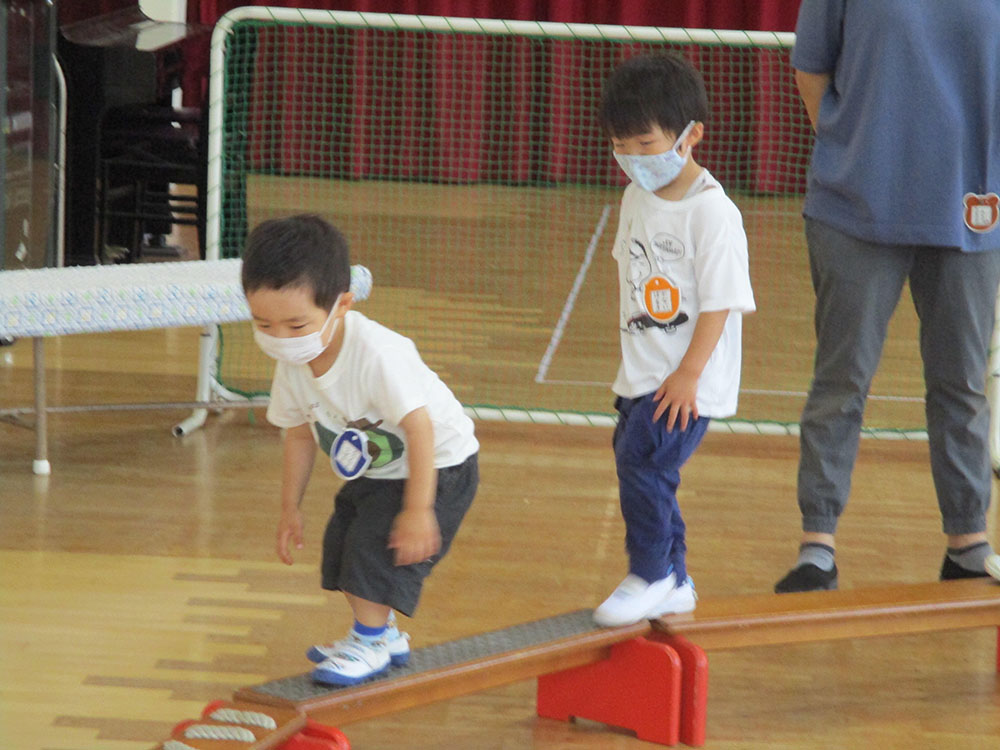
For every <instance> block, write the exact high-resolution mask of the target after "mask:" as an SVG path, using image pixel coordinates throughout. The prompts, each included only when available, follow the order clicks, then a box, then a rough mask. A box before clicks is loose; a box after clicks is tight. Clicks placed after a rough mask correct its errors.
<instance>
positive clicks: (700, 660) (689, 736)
mask: <svg viewBox="0 0 1000 750" xmlns="http://www.w3.org/2000/svg"><path fill="white" fill-rule="evenodd" d="M653 637H654V639H655V640H656V641H657V642H658V643H665V644H667V645H668V646H670V647H671V648H672V649H674V651H676V652H677V655H678V656H679V657H680V659H681V728H680V740H681V742H683V743H684V744H685V745H690V746H691V747H701V746H702V745H704V744H705V719H706V717H707V716H708V656H707V655H706V654H705V652H704V651H703V650H702V649H701V648H699V647H698V646H697V645H695V644H694V643H691V641H689V640H688V639H687V638H684V637H683V636H679V635H664V634H662V633H654V634H653Z"/></svg>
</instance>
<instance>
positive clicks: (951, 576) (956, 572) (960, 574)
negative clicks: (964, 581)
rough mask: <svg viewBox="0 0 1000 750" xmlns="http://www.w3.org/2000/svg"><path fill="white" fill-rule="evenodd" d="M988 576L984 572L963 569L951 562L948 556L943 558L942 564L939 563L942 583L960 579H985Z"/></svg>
mask: <svg viewBox="0 0 1000 750" xmlns="http://www.w3.org/2000/svg"><path fill="white" fill-rule="evenodd" d="M987 576H989V573H987V572H986V571H985V570H980V571H978V572H977V571H975V570H969V569H967V568H963V567H962V566H961V565H959V564H958V563H957V562H955V561H954V560H952V559H951V558H950V557H948V555H945V556H944V562H942V563H941V580H942V581H957V580H958V579H960V578H986V577H987Z"/></svg>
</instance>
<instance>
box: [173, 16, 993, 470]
mask: <svg viewBox="0 0 1000 750" xmlns="http://www.w3.org/2000/svg"><path fill="white" fill-rule="evenodd" d="M246 23H266V24H275V25H278V26H283V25H305V26H309V27H313V26H324V27H328V26H336V27H343V28H351V29H372V30H383V31H390V30H391V31H401V32H421V33H424V32H431V33H442V34H453V35H454V34H460V35H510V36H517V37H525V38H544V39H552V40H584V41H610V42H622V43H637V44H643V43H654V44H663V43H680V44H691V45H725V46H729V47H741V46H752V47H759V48H781V49H790V48H791V46H792V45H793V43H794V34H792V33H779V32H764V31H740V30H712V29H684V28H657V27H631V26H609V25H598V24H574V23H553V22H536V21H511V20H495V19H473V18H457V17H439V16H417V15H405V14H386V13H362V12H352V11H327V10H311V9H298V8H268V7H259V6H252V7H242V8H237V9H234V10H233V11H230V12H229V13H227V14H225V15H224V16H223V17H222V18H221V19H219V21H218V23H217V25H216V27H215V30H214V33H213V35H212V43H211V60H210V81H209V102H208V109H209V113H208V150H207V151H208V181H207V195H206V206H207V211H206V213H207V217H206V221H207V233H206V248H205V257H206V258H207V259H215V258H219V257H221V253H220V238H221V236H222V226H221V222H222V221H223V212H222V206H223V199H224V192H225V186H224V182H225V180H224V176H223V148H224V144H223V133H224V120H225V117H226V114H227V110H226V106H227V105H226V98H225V92H226V81H225V75H226V64H225V63H226V51H227V43H228V40H229V38H230V36H231V34H232V33H233V31H234V29H236V28H238V27H239V26H240V25H241V24H246ZM603 242H604V245H605V246H607V245H609V244H610V240H609V239H608V238H607V237H604V238H603ZM373 270H374V271H375V286H376V288H377V287H378V285H379V272H378V269H377V268H376V269H373ZM996 313H997V319H998V320H1000V300H998V305H997V311H996ZM998 346H1000V337H998V336H997V334H995V335H994V342H993V345H992V346H991V351H990V370H989V377H988V396H989V398H990V403H991V407H994V405H996V404H997V403H998V402H1000V357H998V355H997V351H998ZM218 350H219V330H218V328H217V327H213V328H211V329H208V328H206V329H205V330H204V331H203V333H202V342H201V346H200V349H199V365H198V400H199V401H200V402H208V401H211V400H212V399H225V400H234V399H236V400H239V399H243V398H247V397H248V396H247V394H245V393H242V392H238V391H233V390H232V389H230V388H228V387H227V386H226V385H225V384H223V383H222V382H220V380H219V378H218V377H217V373H218V367H219V362H218ZM259 396H260V394H253V397H254V398H255V403H256V402H257V400H256V399H258V398H259ZM466 408H467V410H468V411H469V412H470V413H471V414H472V415H473V416H475V417H476V418H479V419H500V420H508V421H520V422H525V421H527V422H538V423H546V424H551V423H562V424H590V425H603V426H606V425H610V424H613V423H614V419H613V417H612V416H611V415H610V414H608V413H600V412H597V411H589V410H575V409H558V408H557V409H548V408H535V407H533V406H532V405H530V404H529V405H527V406H526V407H521V406H507V405H503V404H499V405H498V404H488V405H483V404H479V403H468V404H466ZM991 411H992V413H993V415H994V416H993V420H992V424H991V454H992V457H993V465H994V466H995V467H996V466H1000V421H998V420H997V418H996V411H997V410H996V408H995V407H994V408H991ZM203 419H204V414H202V415H200V416H199V415H195V416H194V417H193V418H192V419H191V420H189V421H188V426H187V427H188V429H190V428H192V427H193V426H195V425H197V424H200V422H201V421H203ZM713 426H714V429H720V430H726V431H730V432H739V433H755V434H785V435H787V434H791V435H794V434H797V430H798V426H797V424H796V423H795V422H794V421H792V420H770V419H753V420H746V419H739V418H737V419H730V420H716V421H715V422H714V423H713ZM188 429H179V430H178V431H179V432H185V431H188ZM863 432H864V435H865V436H867V437H877V438H883V439H894V440H900V439H902V440H924V439H926V430H924V429H922V428H921V427H913V428H909V427H908V428H906V429H897V428H888V429H883V428H878V427H875V428H870V427H867V426H866V427H865V428H864V430H863Z"/></svg>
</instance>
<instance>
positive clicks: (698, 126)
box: [684, 121, 705, 154]
mask: <svg viewBox="0 0 1000 750" xmlns="http://www.w3.org/2000/svg"><path fill="white" fill-rule="evenodd" d="M704 137H705V123H703V122H700V121H699V122H696V123H695V124H694V127H693V128H691V132H690V133H688V134H687V138H685V139H684V143H685V145H686V146H687V149H688V154H690V153H691V149H693V148H694V147H695V146H697V145H698V144H699V143H701V139H702V138H704Z"/></svg>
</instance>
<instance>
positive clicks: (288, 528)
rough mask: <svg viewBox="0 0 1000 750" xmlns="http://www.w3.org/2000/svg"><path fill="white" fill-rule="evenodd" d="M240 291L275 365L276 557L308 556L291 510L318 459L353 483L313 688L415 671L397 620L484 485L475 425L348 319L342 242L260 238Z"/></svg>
mask: <svg viewBox="0 0 1000 750" xmlns="http://www.w3.org/2000/svg"><path fill="white" fill-rule="evenodd" d="M242 281H243V290H244V293H245V294H246V297H247V302H248V303H249V305H250V311H251V313H252V316H253V323H254V339H255V340H256V342H257V344H258V345H259V346H260V348H261V349H262V350H263V351H264V353H265V354H267V355H268V356H270V357H273V358H274V359H276V360H278V364H277V366H276V368H275V372H274V381H273V384H272V386H271V403H270V405H269V406H268V409H267V418H268V421H270V422H271V423H273V424H275V425H277V426H278V427H281V428H283V429H284V430H285V439H284V460H283V470H282V481H281V508H282V509H281V520H280V523H279V525H278V537H277V551H278V556H279V557H280V558H281V559H282V560H283V561H284V562H286V563H288V564H291V563H292V557H291V554H290V551H289V547H290V545H291V544H294V545H295V546H296V548H298V549H301V548H302V521H303V519H302V513H301V511H300V509H299V505H300V503H301V501H302V498H303V495H304V493H305V488H306V484H307V483H308V481H309V475H310V473H311V471H312V466H313V461H314V459H315V456H316V450H317V446H318V447H319V449H320V450H321V451H322V452H323V454H324V456H326V457H328V459H329V460H330V462H331V464H332V466H333V469H334V471H335V472H337V474H338V475H340V476H341V477H342V478H344V479H346V480H348V481H347V482H346V483H345V484H344V485H343V487H342V488H341V489H340V491H339V492H338V493H337V497H336V500H335V503H334V511H333V514H332V515H331V517H330V520H329V522H328V524H327V527H326V532H325V535H324V538H323V568H322V585H323V588H325V589H328V590H331V591H342V592H343V593H344V596H345V597H346V598H347V601H348V603H349V604H350V606H351V610H352V611H353V614H354V626H353V628H352V629H351V632H350V633H349V634H348V635H347V637H346V638H344V639H343V640H340V641H338V642H336V643H333V644H329V645H320V646H313V647H312V648H311V649H309V651H308V652H307V655H308V657H309V658H310V659H311V660H312V661H314V662H318V664H317V666H316V667H315V669H314V670H313V673H312V676H313V679H314V680H316V681H318V682H322V683H326V684H332V685H353V684H356V683H358V682H361V681H363V680H365V679H367V678H369V677H372V676H374V675H377V674H380V673H381V672H384V671H385V670H386V669H388V668H389V666H390V664H403V663H405V662H406V661H407V659H408V658H409V653H410V648H409V643H408V636H407V635H406V634H405V633H400V632H399V630H398V629H397V627H396V624H395V618H394V614H393V610H398V611H400V612H402V613H403V614H405V615H407V616H411V615H412V614H413V611H414V609H415V608H416V605H417V601H418V599H419V597H420V591H421V588H422V585H423V581H424V579H425V578H426V577H427V575H428V574H430V572H431V569H432V568H433V567H434V565H435V564H436V563H437V561H438V560H440V559H441V558H442V557H443V556H444V554H445V553H446V552H447V551H448V548H449V546H450V545H451V541H452V539H453V538H454V536H455V533H456V532H457V530H458V526H459V524H460V523H461V521H462V518H463V517H464V516H465V513H466V511H467V510H468V508H469V505H470V504H471V503H472V499H473V497H474V496H475V492H476V487H477V485H478V482H479V473H478V464H477V456H478V450H479V443H478V442H477V440H476V437H475V435H474V431H473V424H472V420H471V419H469V417H468V416H466V415H465V413H464V412H463V410H462V405H461V404H460V403H459V402H458V400H457V399H456V398H455V396H454V395H453V394H452V392H451V391H450V390H449V389H448V387H447V386H446V385H445V384H444V383H443V382H441V380H440V379H439V378H438V376H437V375H436V374H435V373H434V372H433V371H432V370H431V369H430V368H429V367H427V365H426V364H424V362H423V361H422V360H421V358H420V355H419V354H418V353H417V349H416V347H415V346H414V345H413V342H412V341H410V340H409V339H408V338H405V337H403V336H401V335H399V334H398V333H395V332H393V331H390V330H389V329H388V328H385V327H384V326H382V325H379V324H378V323H376V322H375V321H372V320H369V319H368V318H366V317H365V316H364V315H362V314H361V313H359V312H356V311H353V310H351V306H352V304H353V302H354V294H353V293H352V292H351V291H350V285H351V266H350V259H349V254H348V248H347V241H346V239H345V238H344V236H343V235H342V234H341V233H340V232H339V231H338V230H337V229H336V228H334V227H333V226H331V225H330V224H329V223H327V222H326V221H324V220H323V219H321V218H319V217H316V216H309V215H300V216H292V217H289V218H285V219H273V220H270V221H266V222H264V223H262V224H260V225H259V226H258V227H257V228H256V229H254V230H253V231H252V232H251V233H250V236H249V237H248V238H247V245H246V249H245V250H244V254H243V270H242Z"/></svg>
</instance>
